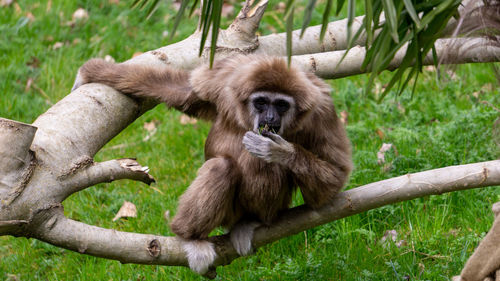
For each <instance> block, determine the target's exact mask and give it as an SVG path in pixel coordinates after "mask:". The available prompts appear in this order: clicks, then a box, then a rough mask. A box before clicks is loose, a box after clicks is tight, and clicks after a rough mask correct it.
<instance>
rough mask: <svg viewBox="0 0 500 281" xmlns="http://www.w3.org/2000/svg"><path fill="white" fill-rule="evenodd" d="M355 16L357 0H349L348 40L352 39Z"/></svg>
mask: <svg viewBox="0 0 500 281" xmlns="http://www.w3.org/2000/svg"><path fill="white" fill-rule="evenodd" d="M354 17H355V2H354V0H349V1H348V2H347V41H350V40H351V36H352V23H353V22H354Z"/></svg>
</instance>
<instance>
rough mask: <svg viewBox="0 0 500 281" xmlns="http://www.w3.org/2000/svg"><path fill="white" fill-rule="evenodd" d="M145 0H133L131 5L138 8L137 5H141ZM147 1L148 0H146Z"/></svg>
mask: <svg viewBox="0 0 500 281" xmlns="http://www.w3.org/2000/svg"><path fill="white" fill-rule="evenodd" d="M142 1H143V0H135V1H134V2H132V4H131V5H130V7H131V8H132V9H134V8H136V7H137V5H139V4H140V3H141V2H142ZM145 1H146V2H147V0H145Z"/></svg>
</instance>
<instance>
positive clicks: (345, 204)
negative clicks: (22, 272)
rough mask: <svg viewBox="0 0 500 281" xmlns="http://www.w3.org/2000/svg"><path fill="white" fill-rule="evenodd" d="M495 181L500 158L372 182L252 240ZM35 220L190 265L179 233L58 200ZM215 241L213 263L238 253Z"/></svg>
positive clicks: (60, 236) (90, 247)
mask: <svg viewBox="0 0 500 281" xmlns="http://www.w3.org/2000/svg"><path fill="white" fill-rule="evenodd" d="M494 185H500V160H495V161H489V162H482V163H475V164H467V165H461V166H451V167H446V168H440V169H434V170H429V171H425V172H420V173H415V174H408V175H404V176H400V177H396V178H392V179H387V180H383V181H379V182H374V183H371V184H367V185H364V186H360V187H357V188H353V189H350V190H348V191H345V192H342V193H340V194H339V195H338V196H337V198H336V200H335V201H334V202H333V204H331V205H329V206H325V207H323V208H321V209H318V210H312V209H310V208H309V207H307V206H299V207H296V208H292V209H290V210H288V211H287V212H285V213H284V214H283V215H282V216H280V218H279V219H278V220H277V221H276V222H274V223H273V224H272V225H271V226H268V227H259V228H257V229H256V230H255V234H254V239H253V244H254V245H255V246H256V247H261V246H264V245H266V244H269V243H271V242H273V241H276V240H278V239H280V238H283V237H286V236H290V235H293V234H296V233H299V232H302V231H304V230H306V229H309V228H312V227H315V226H318V225H321V224H324V223H327V222H331V221H334V220H338V219H341V218H345V217H348V216H352V215H354V214H359V213H362V212H365V211H367V210H370V209H374V208H378V207H381V206H384V205H388V204H393V203H397V202H401V201H405V200H411V199H414V198H419V197H423V196H428V195H436V194H443V193H446V192H452V191H458V190H466V189H472V188H478V187H485V186H494ZM40 214H42V213H40ZM48 218H50V219H48ZM36 222H39V223H36ZM32 223H33V224H35V225H37V227H36V228H35V230H33V231H32V234H33V237H35V238H37V239H40V240H42V241H45V242H48V243H51V244H53V245H56V246H59V247H63V248H66V249H70V250H73V251H78V252H80V253H85V254H88V255H92V256H97V257H104V258H109V259H115V260H119V261H121V262H122V263H138V264H160V265H182V266H187V259H186V257H185V253H184V252H183V250H182V243H184V241H183V240H182V239H180V238H176V237H162V236H156V235H147V234H136V233H127V232H120V231H115V230H112V229H104V228H100V227H95V226H89V225H86V224H84V223H80V222H76V221H73V220H70V219H68V218H66V217H64V215H63V212H62V208H61V206H60V205H56V206H53V207H52V208H49V209H48V211H47V212H44V213H43V215H41V216H35V217H34V220H33V221H32ZM159 223H162V222H159ZM211 241H213V242H214V243H215V244H216V251H217V253H218V257H217V260H216V262H215V266H218V265H225V264H229V263H230V262H231V261H232V260H234V259H235V258H237V257H238V255H237V253H236V251H235V250H234V248H233V246H232V244H231V242H230V241H229V239H228V237H227V235H223V236H217V237H211Z"/></svg>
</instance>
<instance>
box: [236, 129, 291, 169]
mask: <svg viewBox="0 0 500 281" xmlns="http://www.w3.org/2000/svg"><path fill="white" fill-rule="evenodd" d="M243 145H245V149H246V150H248V152H250V153H251V154H252V155H253V156H255V157H258V158H260V159H262V160H264V161H266V162H268V163H281V164H286V162H288V160H289V159H290V157H293V155H294V154H295V147H294V146H293V144H291V143H289V142H287V141H286V140H285V139H283V138H282V137H281V136H279V135H277V134H274V133H270V132H268V133H266V134H265V136H262V135H259V134H256V133H255V132H252V131H248V132H246V133H245V136H244V137H243Z"/></svg>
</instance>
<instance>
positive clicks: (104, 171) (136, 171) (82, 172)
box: [59, 158, 155, 200]
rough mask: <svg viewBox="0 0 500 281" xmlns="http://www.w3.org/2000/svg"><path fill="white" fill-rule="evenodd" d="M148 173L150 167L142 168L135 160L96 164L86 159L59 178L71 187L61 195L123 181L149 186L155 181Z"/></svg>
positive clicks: (125, 159)
mask: <svg viewBox="0 0 500 281" xmlns="http://www.w3.org/2000/svg"><path fill="white" fill-rule="evenodd" d="M148 171H149V168H148V167H142V166H141V165H140V164H139V163H137V161H135V159H131V158H124V159H117V160H110V161H106V162H102V163H95V162H93V161H92V159H91V158H89V159H85V160H83V161H81V162H79V163H78V165H75V166H73V167H71V168H70V169H69V170H68V171H67V173H65V174H63V175H61V176H59V179H60V180H62V179H64V180H65V185H66V186H68V187H69V188H67V189H66V190H65V192H64V193H61V195H64V196H65V197H64V198H66V197H68V196H69V195H71V194H73V193H75V192H78V191H81V190H83V189H85V188H87V187H90V186H93V185H96V184H99V183H104V182H112V181H115V180H121V179H130V180H136V181H141V182H143V183H145V184H147V185H149V184H151V183H153V182H155V180H154V178H153V177H152V176H151V175H150V174H148ZM63 200H64V199H63Z"/></svg>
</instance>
